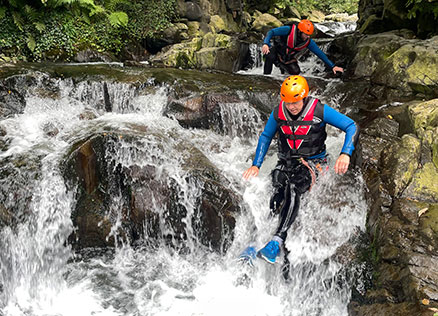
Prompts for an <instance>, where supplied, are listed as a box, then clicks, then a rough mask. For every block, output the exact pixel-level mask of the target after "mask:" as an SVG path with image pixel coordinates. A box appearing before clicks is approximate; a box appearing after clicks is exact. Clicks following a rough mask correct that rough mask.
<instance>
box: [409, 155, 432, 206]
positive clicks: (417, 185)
mask: <svg viewBox="0 0 438 316" xmlns="http://www.w3.org/2000/svg"><path fill="white" fill-rule="evenodd" d="M437 179H438V169H437V168H436V167H435V165H434V164H433V163H432V162H429V163H426V164H425V165H424V166H423V168H421V169H420V170H418V171H417V172H416V173H415V175H414V177H413V179H412V182H411V184H410V185H409V186H408V188H407V189H406V191H405V192H404V196H406V197H409V198H413V199H416V200H420V201H427V202H432V203H437V202H438V181H437Z"/></svg>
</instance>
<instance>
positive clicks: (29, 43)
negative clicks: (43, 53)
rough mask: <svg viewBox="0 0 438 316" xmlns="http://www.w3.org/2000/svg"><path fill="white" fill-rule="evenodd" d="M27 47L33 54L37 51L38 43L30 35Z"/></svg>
mask: <svg viewBox="0 0 438 316" xmlns="http://www.w3.org/2000/svg"><path fill="white" fill-rule="evenodd" d="M27 47H29V49H30V50H31V51H32V52H33V51H34V50H35V47H36V42H35V39H34V38H33V37H32V36H31V35H29V37H28V38H27Z"/></svg>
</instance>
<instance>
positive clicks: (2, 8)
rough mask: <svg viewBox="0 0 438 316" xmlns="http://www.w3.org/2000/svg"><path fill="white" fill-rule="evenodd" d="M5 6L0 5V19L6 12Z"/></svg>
mask: <svg viewBox="0 0 438 316" xmlns="http://www.w3.org/2000/svg"><path fill="white" fill-rule="evenodd" d="M6 10H7V9H6V7H0V19H3V18H4V17H5V14H6Z"/></svg>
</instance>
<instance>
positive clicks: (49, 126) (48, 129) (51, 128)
mask: <svg viewBox="0 0 438 316" xmlns="http://www.w3.org/2000/svg"><path fill="white" fill-rule="evenodd" d="M43 132H44V134H46V136H49V137H54V136H56V135H58V133H59V129H58V127H56V126H55V124H53V123H51V122H49V123H46V124H44V126H43Z"/></svg>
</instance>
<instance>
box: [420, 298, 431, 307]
mask: <svg viewBox="0 0 438 316" xmlns="http://www.w3.org/2000/svg"><path fill="white" fill-rule="evenodd" d="M421 304H423V305H429V304H430V301H429V300H428V299H427V298H423V299H422V300H421Z"/></svg>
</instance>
